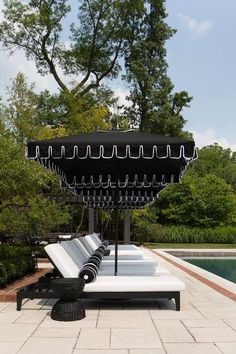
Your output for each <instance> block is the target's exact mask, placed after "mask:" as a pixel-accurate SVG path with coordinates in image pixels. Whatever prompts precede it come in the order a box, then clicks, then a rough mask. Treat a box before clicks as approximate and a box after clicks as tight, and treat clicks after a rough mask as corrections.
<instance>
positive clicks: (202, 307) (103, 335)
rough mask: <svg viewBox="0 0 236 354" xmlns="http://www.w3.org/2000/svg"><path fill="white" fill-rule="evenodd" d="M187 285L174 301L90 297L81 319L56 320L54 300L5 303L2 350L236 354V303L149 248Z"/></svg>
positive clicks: (0, 310) (7, 353)
mask: <svg viewBox="0 0 236 354" xmlns="http://www.w3.org/2000/svg"><path fill="white" fill-rule="evenodd" d="M147 252H148V253H150V254H151V255H152V256H153V257H156V258H157V259H158V261H159V262H160V263H162V264H165V266H166V267H167V268H169V269H170V270H171V272H172V273H174V274H176V275H177V276H178V277H179V278H180V279H182V280H183V281H184V282H185V284H186V290H185V291H184V292H183V293H182V296H181V311H180V312H177V311H175V305H174V303H173V302H172V301H166V300H160V301H156V300H154V299H153V300H146V299H145V300H143V299H140V300H132V301H131V300H129V301H110V302H109V301H99V302H98V301H86V302H84V304H85V307H86V312H87V316H86V318H85V319H83V320H81V321H76V322H56V321H53V320H51V318H50V311H51V308H52V304H53V302H54V300H28V301H25V302H24V305H23V309H22V311H21V312H17V311H16V304H15V303H6V302H5V303H4V302H0V353H1V354H13V353H20V354H41V353H42V354H52V353H53V354H54V353H55V354H60V353H62V354H67V353H68V354H71V353H73V354H164V353H167V354H220V353H225V354H234V353H236V302H234V301H233V300H231V299H229V298H227V297H225V296H224V295H222V294H220V293H219V292H217V291H215V290H214V289H212V288H210V287H209V286H207V285H206V284H204V283H202V282H200V281H199V280H197V279H196V278H194V277H192V276H191V275H190V274H188V273H186V272H184V271H183V270H181V269H178V268H176V267H175V266H174V265H172V264H170V263H169V262H167V261H166V260H164V259H162V258H161V257H158V256H155V255H154V254H153V253H151V252H149V251H147Z"/></svg>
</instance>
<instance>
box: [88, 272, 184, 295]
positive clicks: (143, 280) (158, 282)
mask: <svg viewBox="0 0 236 354" xmlns="http://www.w3.org/2000/svg"><path fill="white" fill-rule="evenodd" d="M184 289H185V284H184V283H183V282H182V281H181V280H179V279H178V278H176V277H175V276H173V275H159V276H150V277H148V276H147V277H139V276H135V277H126V276H116V277H115V276H113V277H112V276H111V277H103V276H99V277H97V279H96V281H94V282H92V283H88V284H86V285H85V288H84V292H107V293H110V292H138V291H143V292H147V291H154V292H155V291H180V290H184Z"/></svg>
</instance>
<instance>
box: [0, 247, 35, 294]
mask: <svg viewBox="0 0 236 354" xmlns="http://www.w3.org/2000/svg"><path fill="white" fill-rule="evenodd" d="M0 259H1V263H0V289H1V288H3V287H4V286H6V285H7V284H9V283H10V282H12V281H14V280H16V279H19V278H21V277H22V276H24V275H26V274H29V273H32V272H34V271H35V261H34V258H33V257H32V252H31V248H30V247H29V246H12V245H8V244H0Z"/></svg>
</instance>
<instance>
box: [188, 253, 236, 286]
mask: <svg viewBox="0 0 236 354" xmlns="http://www.w3.org/2000/svg"><path fill="white" fill-rule="evenodd" d="M182 259H184V260H185V261H186V262H188V263H191V264H194V265H196V266H198V267H200V268H202V269H205V270H207V271H208V272H211V273H214V274H216V275H219V276H220V277H222V278H225V279H227V280H230V281H232V282H233V283H236V258H229V257H227V258H225V257H222V258H220V257H217V258H216V257H212V258H208V257H205V258H187V257H183V258H182Z"/></svg>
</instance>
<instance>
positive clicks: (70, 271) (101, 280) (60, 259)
mask: <svg viewBox="0 0 236 354" xmlns="http://www.w3.org/2000/svg"><path fill="white" fill-rule="evenodd" d="M65 242H67V241H65ZM45 250H46V252H47V253H48V255H49V257H50V259H51V261H52V263H53V264H54V267H55V268H56V269H57V270H58V271H59V273H60V275H61V276H62V277H63V278H72V279H76V278H78V273H79V272H80V271H81V269H80V268H79V266H78V263H77V264H76V262H75V258H74V256H73V258H72V257H71V253H70V252H68V251H66V249H65V247H64V246H62V245H61V244H52V245H48V246H46V247H45ZM158 267H160V266H159V265H157V266H156V272H155V274H154V275H142V274H141V275H140V274H139V272H141V270H140V269H141V266H140V267H138V271H137V272H136V274H134V275H133V276H127V275H125V272H120V274H121V275H118V276H112V275H109V274H107V275H104V274H102V271H101V270H99V272H98V276H97V278H96V280H95V281H93V282H91V283H87V284H85V287H84V289H83V292H82V293H81V295H80V298H82V299H83V298H84V299H88V298H96V299H132V298H168V299H174V300H175V303H176V310H177V311H179V310H180V291H181V290H184V289H185V285H184V283H183V282H181V281H180V280H179V279H178V278H177V277H175V276H173V275H170V274H169V272H168V271H166V272H161V269H160V268H159V270H160V271H159V272H158ZM146 274H147V273H146ZM24 298H30V299H35V298H37V299H38V298H39V299H41V298H58V296H57V294H55V292H54V291H53V290H52V288H51V285H50V279H49V280H48V281H45V280H43V281H41V282H39V283H36V284H33V285H31V286H29V287H26V288H23V289H21V290H19V291H18V293H17V310H18V311H20V310H21V304H22V300H23V299H24Z"/></svg>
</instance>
